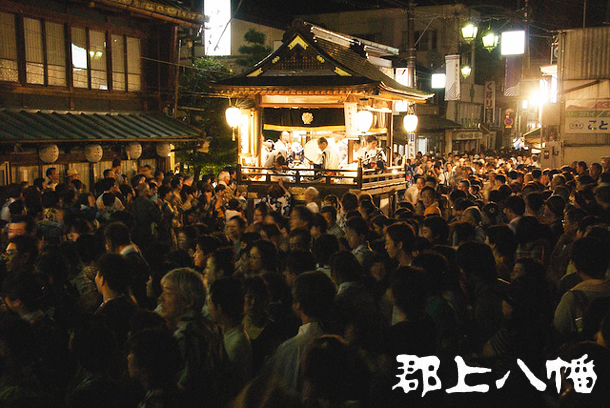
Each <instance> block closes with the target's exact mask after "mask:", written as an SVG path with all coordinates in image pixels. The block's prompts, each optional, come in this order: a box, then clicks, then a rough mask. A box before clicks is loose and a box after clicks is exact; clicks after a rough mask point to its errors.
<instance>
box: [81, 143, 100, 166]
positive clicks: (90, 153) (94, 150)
mask: <svg viewBox="0 0 610 408" xmlns="http://www.w3.org/2000/svg"><path fill="white" fill-rule="evenodd" d="M103 156H104V149H102V146H100V145H98V144H89V145H87V146H85V157H86V158H87V160H88V161H89V162H90V163H97V162H99V161H100V160H102V157H103Z"/></svg>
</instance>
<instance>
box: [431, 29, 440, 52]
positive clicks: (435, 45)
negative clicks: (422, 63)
mask: <svg viewBox="0 0 610 408" xmlns="http://www.w3.org/2000/svg"><path fill="white" fill-rule="evenodd" d="M430 49H431V50H434V51H436V50H438V31H437V30H431V31H430Z"/></svg>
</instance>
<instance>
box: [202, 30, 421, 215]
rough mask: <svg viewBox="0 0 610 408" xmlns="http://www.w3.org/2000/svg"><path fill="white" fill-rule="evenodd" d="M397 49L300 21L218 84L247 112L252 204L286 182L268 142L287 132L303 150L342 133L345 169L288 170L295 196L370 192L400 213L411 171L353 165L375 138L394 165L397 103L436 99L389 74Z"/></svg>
mask: <svg viewBox="0 0 610 408" xmlns="http://www.w3.org/2000/svg"><path fill="white" fill-rule="evenodd" d="M389 48H390V47H387V46H384V45H382V44H377V43H373V42H370V41H366V40H362V39H358V38H355V37H351V36H348V35H344V34H340V33H335V32H332V31H329V30H326V29H324V28H321V27H317V26H315V25H312V24H309V23H306V22H303V21H296V22H295V23H294V24H293V26H292V27H291V29H290V30H288V31H287V32H286V34H285V35H284V38H283V44H282V46H280V47H279V48H278V49H277V50H276V51H274V52H273V53H272V54H271V55H269V56H268V57H267V58H265V59H264V60H263V61H261V62H260V63H258V64H257V65H256V66H254V67H253V68H252V69H250V70H248V71H246V72H244V73H242V74H240V75H238V76H235V77H232V78H227V79H225V80H222V81H219V82H217V83H214V84H211V85H210V86H211V88H212V89H213V90H214V91H215V93H217V94H219V95H224V96H226V97H227V98H229V99H230V104H232V105H235V106H237V107H238V108H240V110H241V120H240V121H239V125H238V126H236V131H237V135H238V138H239V139H238V142H239V159H238V161H239V172H238V176H239V182H240V183H243V184H248V185H249V186H250V191H253V192H254V193H253V194H251V199H252V201H255V200H256V199H257V198H259V197H260V196H261V195H264V194H265V192H266V190H267V189H268V187H269V185H270V184H271V183H273V182H275V181H277V180H278V175H277V173H273V172H271V171H270V169H266V168H264V161H263V160H264V159H263V156H264V154H263V147H262V146H263V145H262V144H263V142H264V141H265V140H267V139H271V140H273V139H274V138H277V136H278V135H279V131H284V130H286V131H290V132H292V135H293V137H294V139H295V140H296V141H298V142H300V143H301V144H302V145H306V144H307V143H308V142H310V141H312V140H315V139H316V138H319V137H322V136H325V137H327V138H330V137H333V136H334V135H337V134H340V137H346V138H347V139H348V141H349V143H348V148H347V150H348V160H347V162H348V165H347V166H346V167H344V168H341V169H332V171H327V172H323V171H322V172H319V171H318V172H316V173H315V174H314V172H312V170H311V169H308V168H306V166H304V167H295V168H291V169H290V170H286V172H285V174H284V176H283V179H284V181H285V184H286V185H287V186H288V187H290V188H291V189H292V190H293V194H294V195H297V196H298V195H299V193H300V192H302V189H303V188H305V187H308V186H315V187H317V188H318V189H321V190H324V191H323V194H324V193H330V192H333V193H336V194H339V195H340V194H342V193H343V192H345V191H348V190H359V191H367V192H369V193H371V194H373V195H374V196H375V197H376V200H377V201H378V204H379V205H380V206H381V207H382V208H385V209H387V210H388V211H391V210H392V208H393V206H394V198H395V192H396V191H397V190H400V189H404V188H405V172H404V168H403V167H392V166H391V164H390V166H389V167H386V168H385V169H384V170H383V171H382V172H380V171H367V170H363V169H362V168H361V167H358V165H357V164H356V163H353V162H352V160H351V158H352V153H353V151H352V146H353V143H354V141H355V140H358V139H359V138H362V137H363V136H367V135H375V136H377V138H378V139H379V141H380V147H381V148H383V149H386V154H387V156H388V157H389V158H390V159H391V157H392V150H393V149H392V147H393V121H394V118H395V116H394V114H395V113H396V111H397V110H398V109H397V108H398V106H397V105H401V106H402V107H403V109H404V110H407V109H412V105H413V104H415V103H423V102H425V101H426V99H428V98H430V97H431V96H432V95H431V94H427V93H425V92H422V91H419V90H417V89H413V88H409V87H406V86H404V85H402V84H400V83H398V82H397V81H396V80H394V79H393V78H391V77H390V76H388V75H386V74H385V73H384V72H382V70H383V69H384V66H383V65H385V64H379V63H380V62H383V61H384V60H383V59H382V56H383V54H384V52H385V51H388V49H389ZM375 62H378V64H376V63H375ZM386 62H387V61H386ZM363 111H365V112H368V113H367V115H365V116H368V117H369V119H370V121H371V122H370V124H369V126H367V127H366V129H364V128H362V127H359V125H358V123H357V120H356V118H357V117H358V115H359V113H360V112H363ZM398 118H400V119H402V117H401V116H399V117H398ZM274 132H275V134H274Z"/></svg>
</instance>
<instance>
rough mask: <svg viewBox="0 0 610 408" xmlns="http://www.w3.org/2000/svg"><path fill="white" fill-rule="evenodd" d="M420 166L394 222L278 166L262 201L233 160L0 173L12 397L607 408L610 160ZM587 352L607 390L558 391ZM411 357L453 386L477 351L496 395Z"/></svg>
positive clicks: (0, 402) (82, 402) (4, 352)
mask: <svg viewBox="0 0 610 408" xmlns="http://www.w3.org/2000/svg"><path fill="white" fill-rule="evenodd" d="M406 168H407V170H408V171H407V173H408V188H407V189H406V190H404V191H400V192H399V194H398V195H399V198H400V199H399V201H398V202H397V205H396V207H397V208H396V209H395V211H392V212H391V214H390V216H389V215H388V214H387V213H388V211H385V209H380V208H378V206H377V205H378V204H376V203H375V200H374V199H373V197H372V196H371V195H369V194H366V193H360V194H354V193H349V192H348V193H345V194H343V195H342V196H340V197H339V196H337V195H334V194H325V193H324V191H321V192H320V191H318V190H316V189H315V188H313V187H310V188H308V189H307V191H306V193H305V195H304V196H305V202H302V201H300V200H298V198H299V199H300V197H293V196H292V195H291V192H290V190H289V188H288V186H287V184H288V183H289V182H288V181H286V180H284V178H283V177H276V178H277V182H274V183H272V185H270V186H269V189H268V191H267V194H266V196H265V197H263V198H262V199H261V200H257V201H256V202H255V203H254V207H253V208H252V207H250V208H248V190H247V188H246V187H245V186H244V185H237V182H236V174H235V170H234V169H232V168H226V169H225V170H223V171H221V172H220V173H219V174H214V175H206V176H204V177H203V178H202V179H201V180H196V179H194V178H193V176H192V175H187V174H174V173H173V172H168V173H163V172H161V171H155V170H154V169H151V168H150V167H149V166H142V167H140V168H139V169H138V171H137V175H135V176H134V177H132V178H131V179H128V178H127V177H126V176H124V175H123V174H121V162H120V160H115V161H114V162H113V167H112V168H109V169H107V170H105V171H104V177H103V178H102V179H100V180H99V181H97V182H96V183H95V184H94V185H92V186H86V185H84V184H83V182H82V181H81V180H79V178H78V174H76V172H74V171H69V172H68V174H66V175H62V174H58V172H57V170H56V169H52V168H51V169H49V171H47V174H46V176H47V177H44V178H38V179H36V180H34V181H33V183H28V182H23V183H21V184H11V185H8V186H6V187H1V188H0V189H1V190H0V197H1V215H0V216H1V219H2V224H3V231H4V232H3V234H2V240H3V248H6V249H5V252H4V257H3V262H2V263H1V265H0V268H1V270H0V281H1V282H0V283H1V284H0V288H1V294H2V296H1V298H2V307H1V309H2V310H0V406H3V407H63V406H65V407H71V408H72V407H73V408H76V407H88V408H92V407H145V408H161V407H224V406H231V407H320V408H322V407H386V406H405V407H407V406H408V407H461V406H466V405H468V406H472V405H473V404H487V405H481V406H498V407H504V406H505V407H530V406H531V407H585V406H587V407H588V406H591V407H601V406H605V404H607V403H608V402H607V401H608V400H610V387H609V385H610V350H609V348H610V283H609V281H608V277H609V276H610V275H609V272H610V270H609V266H610V262H609V260H610V251H609V248H610V229H609V225H610V158H608V157H604V158H601V159H600V162H599V163H585V162H582V161H580V162H574V163H572V165H570V166H563V167H561V168H557V169H545V168H541V167H540V165H539V163H538V160H537V158H536V157H535V156H531V155H522V156H521V155H517V154H516V153H515V154H514V155H512V156H511V155H503V156H499V155H495V154H489V155H485V154H480V155H479V154H478V155H457V154H456V155H453V154H451V155H449V156H441V155H436V156H434V155H432V156H426V155H421V154H419V153H418V155H417V157H416V158H415V159H413V160H409V162H408V163H407V164H406ZM280 171H281V170H280ZM251 204H252V203H251ZM248 210H250V213H251V214H248ZM252 210H253V211H252ZM382 210H384V211H382ZM248 215H250V216H248ZM585 354H586V355H587V356H588V358H589V359H590V360H593V361H594V368H595V374H596V376H597V377H596V384H595V387H594V388H593V391H592V392H591V393H579V392H577V391H576V390H575V386H574V384H573V381H571V380H569V379H568V375H567V374H569V373H568V372H564V373H563V374H564V378H563V379H562V381H561V387H560V392H559V393H557V392H556V389H555V386H554V385H555V379H554V378H552V379H549V378H547V375H546V373H547V372H546V366H545V364H546V363H547V361H549V360H553V359H556V358H561V359H563V360H565V361H570V360H573V359H576V358H580V357H581V356H583V355H585ZM399 355H413V356H419V357H424V356H436V357H438V359H439V360H440V362H441V365H440V369H439V371H438V376H439V379H440V380H441V381H442V383H443V388H444V389H446V388H449V387H452V386H454V385H455V384H456V382H457V381H458V380H457V378H458V370H457V367H456V362H455V361H456V360H455V357H456V356H460V357H461V358H463V360H464V361H465V362H466V364H467V365H468V366H470V367H486V368H489V369H491V370H490V372H488V373H485V374H477V375H472V377H470V376H469V378H468V380H467V382H468V383H469V385H473V384H475V383H479V384H489V385H490V386H491V390H490V392H488V393H469V394H460V393H454V394H450V393H446V392H445V391H440V390H439V391H435V392H430V393H427V394H426V395H424V396H422V392H421V385H420V386H419V387H418V389H417V390H414V391H412V392H408V393H406V392H404V390H403V389H400V388H396V387H395V385H396V384H397V383H398V376H399V375H400V374H401V373H402V371H401V368H400V367H399V364H398V362H397V356H399ZM518 360H519V361H521V362H523V363H524V364H525V365H526V366H527V367H528V368H529V370H530V371H531V373H532V374H533V375H534V376H536V377H537V378H538V379H540V380H541V381H543V382H544V383H546V384H549V386H548V387H546V390H545V391H544V392H541V391H539V390H537V389H536V388H535V387H533V386H532V384H531V381H530V380H529V378H528V377H527V376H526V373H524V370H523V369H522V367H521V366H520V365H518ZM413 377H414V378H417V374H413ZM503 378H504V379H506V382H505V383H503V386H502V387H501V388H500V387H496V385H495V384H496V381H497V380H499V379H503ZM420 382H421V381H420Z"/></svg>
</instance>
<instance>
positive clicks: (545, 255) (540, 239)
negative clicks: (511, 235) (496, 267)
mask: <svg viewBox="0 0 610 408" xmlns="http://www.w3.org/2000/svg"><path fill="white" fill-rule="evenodd" d="M549 236H550V231H549V229H548V227H547V226H546V225H544V224H540V223H539V222H538V220H537V219H536V217H533V216H524V217H522V218H521V219H520V220H519V222H518V223H517V233H516V234H515V237H516V238H517V243H518V244H519V246H518V247H517V251H516V252H515V259H520V258H533V259H537V260H538V261H540V262H542V263H543V264H544V265H547V264H548V260H549V257H550V255H551V242H550V239H549Z"/></svg>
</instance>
